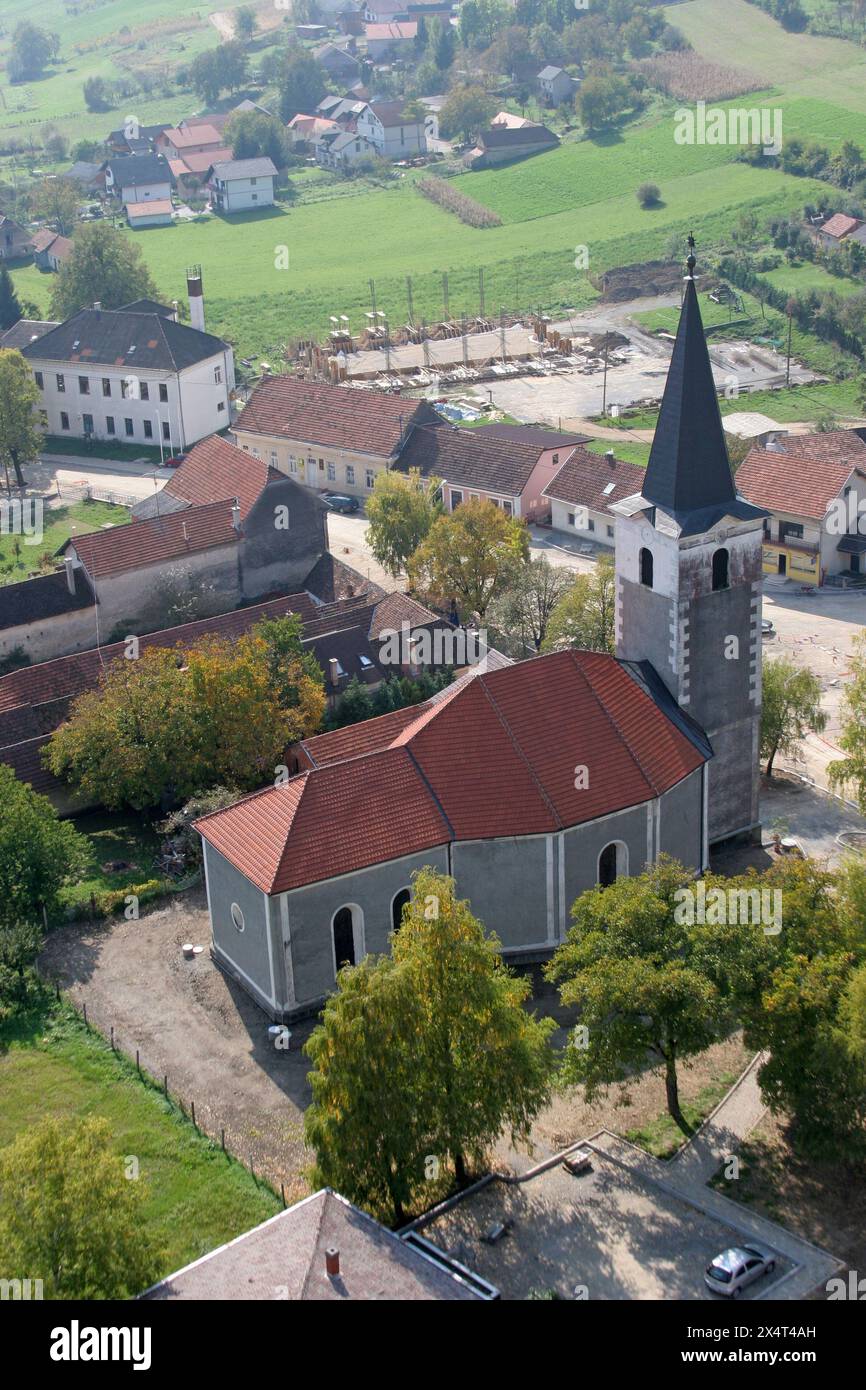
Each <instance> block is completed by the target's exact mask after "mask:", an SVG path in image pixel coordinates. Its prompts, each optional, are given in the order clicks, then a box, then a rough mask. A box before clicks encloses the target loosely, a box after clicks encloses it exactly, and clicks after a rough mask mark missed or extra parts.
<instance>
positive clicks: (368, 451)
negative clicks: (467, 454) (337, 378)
mask: <svg viewBox="0 0 866 1390" xmlns="http://www.w3.org/2000/svg"><path fill="white" fill-rule="evenodd" d="M439 424H441V420H440V417H439V416H438V415H437V414H436V412H435V410H433V408H432V406H430V405H428V404H427V402H426V401H404V400H400V399H398V398H397V397H396V396H386V395H382V394H381V393H379V392H376V391H365V390H363V389H361V388H360V387H352V386H328V385H324V384H322V383H320V382H312V381H299V380H298V379H297V378H295V377H290V376H266V377H265V378H264V379H263V380H262V381H261V382H260V383H259V385H258V386H257V387H256V388H255V390H254V391H253V393H252V395H251V396H250V398H249V400H248V401H247V403H246V405H245V406H244V409H243V411H242V412H241V414H240V416H239V417H238V419H237V422H236V424H235V426H234V430H233V433H234V436H235V438H236V440H237V442H238V444H239V445H240V447H241V448H242V449H248V450H249V451H250V453H252V454H253V455H255V456H256V457H259V458H262V459H265V460H266V461H267V462H268V463H269V464H270V466H271V467H272V468H277V469H279V471H280V472H281V473H285V474H287V475H288V476H289V477H291V478H296V479H297V480H298V481H299V482H304V483H306V484H307V486H308V487H312V488H318V489H319V490H321V491H323V492H324V491H330V492H345V493H349V494H350V495H351V496H353V497H366V496H367V495H368V494H369V493H370V492H372V490H373V485H374V483H375V480H376V476H377V474H379V473H381V472H383V471H385V470H387V469H389V468H393V466H394V465H395V464H396V462H397V460H398V459H399V457H400V455H401V453H402V452H403V450H404V448H405V446H406V444H407V442H408V441H409V440H410V439H411V437H412V434H413V432H414V431H415V430H416V429H419V428H421V427H422V426H423V427H428V426H432V427H434V428H436V427H438V425H439Z"/></svg>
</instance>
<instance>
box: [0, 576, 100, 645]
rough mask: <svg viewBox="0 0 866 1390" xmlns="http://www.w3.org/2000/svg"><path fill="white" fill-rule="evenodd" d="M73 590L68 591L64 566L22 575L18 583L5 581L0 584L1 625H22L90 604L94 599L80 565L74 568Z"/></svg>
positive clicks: (5, 626) (4, 626) (87, 606)
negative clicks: (50, 571) (33, 577)
mask: <svg viewBox="0 0 866 1390" xmlns="http://www.w3.org/2000/svg"><path fill="white" fill-rule="evenodd" d="M72 573H73V581H74V584H75V593H74V594H73V593H70V591H69V584H68V582H67V578H66V570H65V568H64V569H62V570H56V571H55V572H54V573H53V574H41V575H38V576H37V577H36V578H35V579H24V580H22V581H21V583H20V584H4V585H3V587H2V588H0V629H2V630H4V631H5V630H7V629H8V628H13V627H23V626H24V625H25V624H27V623H39V622H45V620H46V619H47V618H58V617H60V615H61V614H62V613H73V612H75V611H76V609H79V608H90V607H92V606H93V604H94V602H95V599H94V597H93V590H92V589H91V587H90V584H89V582H88V579H87V575H86V574H85V573H84V571H83V570H82V569H74V570H73V571H72Z"/></svg>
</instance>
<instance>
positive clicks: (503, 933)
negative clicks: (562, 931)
mask: <svg viewBox="0 0 866 1390" xmlns="http://www.w3.org/2000/svg"><path fill="white" fill-rule="evenodd" d="M552 841H553V837H552V836H550V837H549V836H547V835H538V836H534V837H533V838H531V839H508V840H470V841H463V842H461V843H459V844H456V845H454V847H453V849H452V851H451V855H452V864H453V872H454V879H455V882H456V884H457V892H458V893H459V895H460V897H461V898H468V899H469V901H470V902H471V904H472V911H473V913H474V914H475V916H476V917H479V918H480V919H481V921H482V922H483V923H484V925H485V927H486V928H487V930H488V931H491V932H495V933H496V935H497V936H498V937H499V939H500V941H501V942H502V945H503V947H504V949H505V950H509V949H511V950H514V949H519V948H521V947H523V948H525V947H530V946H539V945H541V946H543V945H544V943H545V942H546V941H547V939H548V926H547V920H548V894H547V882H548V869H547V864H548V856H550V857H551V859H552V853H553V845H552ZM548 842H550V846H551V847H550V850H548ZM551 875H552V871H551Z"/></svg>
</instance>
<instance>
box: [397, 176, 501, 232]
mask: <svg viewBox="0 0 866 1390" xmlns="http://www.w3.org/2000/svg"><path fill="white" fill-rule="evenodd" d="M415 187H416V188H417V189H418V192H419V193H423V195H424V197H425V198H429V199H430V201H431V203H438V204H439V206H440V207H441V208H444V209H445V211H446V212H453V213H454V216H455V217H459V218H460V221H461V222H465V223H466V225H467V226H468V227H501V226H502V218H501V217H500V216H499V213H498V212H493V211H492V209H490V208H486V207H485V206H484V204H483V203H477V202H476V201H475V199H474V198H470V197H469V195H468V194H466V193H460V192H458V190H457V189H456V188H453V187H452V186H451V184H449V183H446V181H445V179H442V178H427V179H419V180H418V182H417V183H416V184H415Z"/></svg>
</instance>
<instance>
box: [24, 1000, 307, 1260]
mask: <svg viewBox="0 0 866 1390" xmlns="http://www.w3.org/2000/svg"><path fill="white" fill-rule="evenodd" d="M0 1087H2V1090H3V1107H2V1111H0V1147H2V1146H3V1145H5V1144H8V1143H11V1141H12V1140H13V1139H14V1138H15V1137H16V1136H17V1135H18V1134H20V1133H21V1132H22V1131H23V1130H25V1129H27V1128H29V1127H30V1126H32V1125H35V1124H38V1123H39V1121H40V1120H42V1119H44V1118H45V1117H46V1116H48V1115H52V1116H55V1117H58V1118H60V1119H64V1118H65V1119H70V1120H72V1119H84V1118H88V1117H90V1116H96V1117H99V1118H101V1119H104V1120H106V1121H107V1122H108V1124H109V1126H110V1128H111V1133H112V1137H113V1140H114V1146H115V1151H116V1153H117V1155H118V1159H120V1158H121V1157H122V1156H124V1155H128V1154H134V1155H135V1157H136V1158H137V1159H138V1160H139V1164H140V1171H141V1176H142V1179H143V1180H144V1181H145V1183H146V1184H147V1187H146V1197H145V1201H144V1206H143V1212H142V1217H143V1224H144V1226H145V1227H146V1228H147V1230H148V1232H149V1233H150V1235H151V1236H152V1237H153V1239H154V1241H155V1243H156V1244H157V1246H158V1247H160V1248H161V1250H162V1252H163V1258H162V1261H161V1265H162V1274H169V1273H171V1271H172V1270H175V1269H178V1268H180V1267H181V1266H182V1265H185V1264H187V1263H189V1262H190V1261H191V1260H195V1259H198V1258H199V1256H201V1255H204V1254H207V1252H208V1251H209V1250H213V1249H214V1248H215V1247H216V1246H218V1245H221V1244H223V1242H224V1241H227V1240H231V1239H232V1238H233V1237H234V1236H236V1235H239V1234H240V1233H241V1232H242V1231H245V1230H248V1229H249V1227H251V1226H254V1225H256V1224H257V1223H258V1222H260V1221H264V1220H266V1219H267V1218H268V1217H269V1216H273V1215H275V1214H276V1212H277V1211H278V1210H280V1202H279V1199H278V1198H277V1197H275V1196H274V1194H273V1193H272V1192H271V1190H270V1189H269V1188H267V1187H265V1186H264V1185H262V1184H259V1183H257V1182H256V1181H255V1179H254V1178H253V1177H252V1176H251V1175H250V1174H249V1173H248V1172H247V1171H246V1170H245V1169H244V1168H243V1167H241V1165H240V1164H238V1163H236V1162H235V1161H234V1160H233V1159H231V1158H229V1157H228V1156H227V1155H226V1154H224V1153H222V1151H221V1149H220V1147H219V1141H217V1143H216V1144H212V1143H211V1142H210V1140H208V1139H206V1138H205V1137H204V1136H203V1135H201V1134H199V1133H198V1131H197V1130H196V1129H195V1128H194V1127H193V1125H192V1124H191V1123H190V1121H188V1120H187V1119H185V1118H184V1117H183V1116H182V1115H180V1114H179V1113H178V1111H177V1110H176V1109H175V1107H174V1106H173V1105H172V1104H171V1102H170V1101H166V1100H165V1099H164V1098H163V1096H162V1094H161V1092H160V1091H159V1090H157V1089H156V1087H155V1086H154V1085H152V1084H149V1083H147V1082H143V1081H142V1080H140V1079H139V1077H138V1076H137V1074H136V1071H135V1067H134V1065H133V1064H132V1063H131V1062H128V1061H127V1060H126V1059H125V1058H123V1057H121V1056H119V1055H117V1054H115V1053H113V1052H112V1051H111V1048H110V1047H109V1045H108V1043H107V1042H106V1041H105V1040H104V1039H103V1038H101V1037H100V1036H99V1035H98V1034H96V1033H91V1032H89V1031H88V1029H87V1028H86V1027H85V1026H84V1024H83V1022H82V1021H81V1020H80V1019H79V1018H78V1016H77V1015H76V1014H75V1013H74V1011H73V1010H72V1008H71V1007H69V1006H67V1005H55V1004H54V1002H53V1000H52V1001H46V1002H44V1003H43V1005H42V1007H41V1008H40V1009H38V1010H35V1011H34V1012H33V1013H32V1014H30V1015H26V1016H24V1017H23V1018H19V1019H16V1020H15V1021H14V1022H10V1023H8V1024H6V1025H3V1026H2V1027H0ZM32 1274H33V1277H38V1276H39V1274H40V1271H38V1270H34V1271H33V1272H32Z"/></svg>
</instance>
